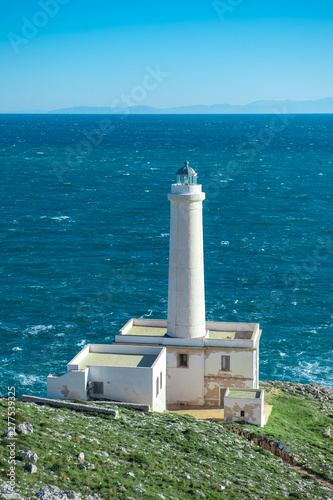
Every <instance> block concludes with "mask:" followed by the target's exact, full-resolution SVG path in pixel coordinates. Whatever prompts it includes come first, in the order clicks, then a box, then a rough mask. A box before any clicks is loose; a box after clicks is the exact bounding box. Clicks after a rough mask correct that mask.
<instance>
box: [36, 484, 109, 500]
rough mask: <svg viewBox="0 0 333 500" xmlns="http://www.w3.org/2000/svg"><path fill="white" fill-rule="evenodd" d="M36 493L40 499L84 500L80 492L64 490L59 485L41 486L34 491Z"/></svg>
mask: <svg viewBox="0 0 333 500" xmlns="http://www.w3.org/2000/svg"><path fill="white" fill-rule="evenodd" d="M34 495H35V497H36V498H39V499H40V500H82V496H81V494H80V493H76V492H75V491H63V490H61V489H60V488H58V486H46V487H44V488H40V489H39V490H38V491H35V492H34ZM93 498H94V497H93ZM98 498H99V497H98ZM94 500H96V499H94Z"/></svg>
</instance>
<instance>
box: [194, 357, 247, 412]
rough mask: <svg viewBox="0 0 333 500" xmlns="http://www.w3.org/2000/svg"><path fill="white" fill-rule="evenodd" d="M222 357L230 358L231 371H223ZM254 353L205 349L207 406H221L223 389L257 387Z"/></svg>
mask: <svg viewBox="0 0 333 500" xmlns="http://www.w3.org/2000/svg"><path fill="white" fill-rule="evenodd" d="M222 356H230V370H228V371H223V370H222V360H221V357H222ZM254 359H255V355H254V351H253V350H251V349H227V348H220V349H219V348H206V349H205V384H204V390H205V405H208V406H220V405H221V389H227V388H228V387H239V388H247V389H253V388H254V387H255V383H256V381H255V378H254V375H255V366H256V365H255V364H254Z"/></svg>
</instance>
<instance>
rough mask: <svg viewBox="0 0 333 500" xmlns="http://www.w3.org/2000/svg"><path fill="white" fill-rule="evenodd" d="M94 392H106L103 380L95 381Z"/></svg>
mask: <svg viewBox="0 0 333 500" xmlns="http://www.w3.org/2000/svg"><path fill="white" fill-rule="evenodd" d="M93 391H94V394H104V388H103V382H94V385H93Z"/></svg>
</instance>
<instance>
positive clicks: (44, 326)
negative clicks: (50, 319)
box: [25, 325, 53, 335]
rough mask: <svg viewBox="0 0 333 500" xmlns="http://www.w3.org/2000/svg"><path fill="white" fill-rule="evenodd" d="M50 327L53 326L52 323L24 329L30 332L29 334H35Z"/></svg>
mask: <svg viewBox="0 0 333 500" xmlns="http://www.w3.org/2000/svg"><path fill="white" fill-rule="evenodd" d="M51 328H53V325H36V326H33V327H31V328H27V330H25V331H27V332H28V333H30V335H37V333H39V332H45V331H47V330H51Z"/></svg>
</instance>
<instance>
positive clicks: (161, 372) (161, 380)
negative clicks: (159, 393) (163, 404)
mask: <svg viewBox="0 0 333 500" xmlns="http://www.w3.org/2000/svg"><path fill="white" fill-rule="evenodd" d="M160 389H162V372H161V373H160Z"/></svg>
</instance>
